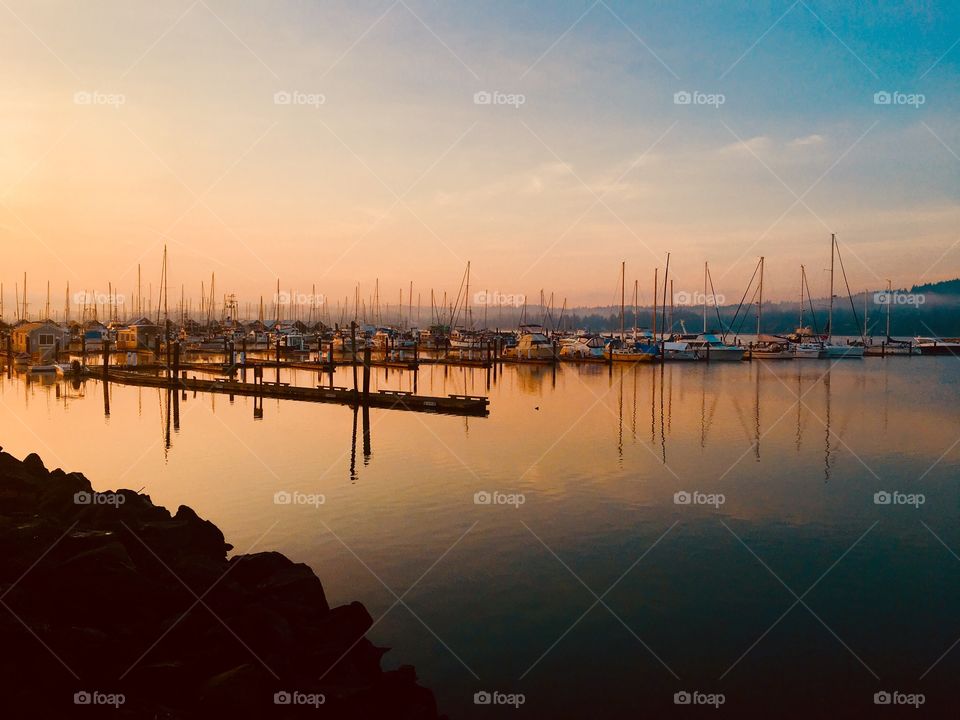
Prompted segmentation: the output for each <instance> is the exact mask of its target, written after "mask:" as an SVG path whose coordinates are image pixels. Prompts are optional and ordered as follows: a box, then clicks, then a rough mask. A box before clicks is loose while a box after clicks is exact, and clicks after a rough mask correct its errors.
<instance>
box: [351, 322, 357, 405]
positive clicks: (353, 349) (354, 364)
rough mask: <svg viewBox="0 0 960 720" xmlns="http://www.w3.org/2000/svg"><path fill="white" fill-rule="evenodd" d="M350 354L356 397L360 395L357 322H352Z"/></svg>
mask: <svg viewBox="0 0 960 720" xmlns="http://www.w3.org/2000/svg"><path fill="white" fill-rule="evenodd" d="M350 353H351V355H352V358H353V359H352V361H351V362H350V365H351V367H353V394H354V396H355V397H356V396H357V395H358V394H359V390H358V385H357V321H356V320H351V321H350Z"/></svg>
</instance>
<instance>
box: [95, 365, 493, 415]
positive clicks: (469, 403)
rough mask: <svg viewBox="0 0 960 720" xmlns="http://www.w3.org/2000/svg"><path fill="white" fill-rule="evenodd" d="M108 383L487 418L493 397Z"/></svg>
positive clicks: (152, 378)
mask: <svg viewBox="0 0 960 720" xmlns="http://www.w3.org/2000/svg"><path fill="white" fill-rule="evenodd" d="M107 381H108V382H116V383H120V384H122V385H139V386H143V387H158V388H166V389H170V390H178V389H179V390H189V391H193V392H210V393H220V394H224V395H243V396H248V397H257V398H269V399H281V400H299V401H301V402H325V403H336V404H339V405H351V406H352V405H361V406H362V405H366V406H369V407H373V408H382V409H387V410H412V411H417V412H429V413H441V414H446V415H472V416H480V417H486V416H487V415H488V414H489V410H488V407H489V405H490V399H489V398H486V397H482V396H477V395H448V396H447V397H430V396H426V395H414V394H413V393H412V392H406V391H400V390H379V391H377V392H370V393H363V392H362V391H359V390H351V389H348V388H342V387H328V386H317V387H315V388H310V387H298V386H295V385H290V384H287V383H280V384H277V383H271V382H256V383H249V382H238V381H235V380H227V379H214V380H203V379H199V378H196V377H192V378H188V377H182V378H181V379H179V380H176V379H171V378H167V377H165V376H160V375H147V374H145V373H138V372H127V371H118V370H113V369H110V371H109V372H108V378H107Z"/></svg>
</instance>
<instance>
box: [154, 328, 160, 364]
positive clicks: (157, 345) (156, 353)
mask: <svg viewBox="0 0 960 720" xmlns="http://www.w3.org/2000/svg"><path fill="white" fill-rule="evenodd" d="M159 360H160V333H157V336H156V337H155V338H154V339H153V361H154V362H158V361H159Z"/></svg>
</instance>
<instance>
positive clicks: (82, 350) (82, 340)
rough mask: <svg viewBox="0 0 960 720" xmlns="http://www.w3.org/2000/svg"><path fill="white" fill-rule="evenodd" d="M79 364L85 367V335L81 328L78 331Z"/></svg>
mask: <svg viewBox="0 0 960 720" xmlns="http://www.w3.org/2000/svg"><path fill="white" fill-rule="evenodd" d="M80 364H81V365H83V366H84V367H86V365H87V335H86V333H84V332H83V328H81V329H80Z"/></svg>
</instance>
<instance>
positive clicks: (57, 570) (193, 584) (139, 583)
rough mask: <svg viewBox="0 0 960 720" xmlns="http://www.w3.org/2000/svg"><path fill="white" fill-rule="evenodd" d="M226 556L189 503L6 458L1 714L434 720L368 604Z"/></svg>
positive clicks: (302, 576) (258, 558) (270, 565)
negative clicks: (395, 664)
mask: <svg viewBox="0 0 960 720" xmlns="http://www.w3.org/2000/svg"><path fill="white" fill-rule="evenodd" d="M231 549H232V546H230V545H229V544H227V543H226V542H225V541H224V537H223V534H222V533H221V532H220V530H219V529H218V528H217V527H216V526H215V525H213V524H212V523H211V522H209V521H207V520H203V519H201V518H200V517H198V516H197V514H196V513H195V512H194V511H193V510H191V509H190V508H188V507H186V506H181V507H180V508H179V509H178V510H177V512H176V514H174V515H171V514H170V512H168V511H167V510H166V509H165V508H162V507H158V506H156V505H154V504H153V503H152V502H151V501H150V498H149V497H148V496H146V495H139V494H137V493H136V492H134V491H132V490H118V491H116V492H115V493H95V492H94V491H93V488H92V487H91V485H90V481H89V480H87V479H86V478H85V477H84V476H83V475H81V474H79V473H66V472H64V471H63V470H53V471H52V472H51V471H48V470H47V469H46V468H45V467H44V464H43V462H42V460H41V459H40V458H39V457H38V456H37V455H29V456H28V457H27V458H25V459H24V460H23V461H20V460H17V459H16V458H14V457H12V456H11V455H9V454H7V453H4V452H2V451H0V647H2V648H3V652H2V653H0V678H2V687H3V691H2V695H0V715H2V716H3V717H11V718H12V717H18V718H19V717H75V716H76V717H91V716H93V715H95V714H106V713H107V712H108V711H109V714H110V715H111V716H112V717H124V718H184V719H187V718H208V717H227V716H228V717H258V718H267V717H269V718H287V717H303V716H304V715H307V714H309V716H310V717H317V718H338V719H339V718H404V719H407V718H409V719H410V720H414V719H416V720H433V719H436V718H438V717H439V716H438V714H437V709H436V702H435V700H434V697H433V693H432V692H431V691H430V690H428V689H426V688H423V687H421V686H420V685H418V684H417V678H416V674H415V672H414V669H413V668H412V667H409V666H407V667H402V668H400V669H398V670H394V671H389V672H387V671H384V670H382V669H381V667H380V660H381V658H382V656H383V654H384V653H385V652H387V651H386V650H385V649H382V648H378V647H375V646H374V645H373V644H372V643H371V642H370V641H369V640H367V639H366V638H365V637H364V636H365V634H366V632H367V631H368V630H369V628H370V626H371V625H372V619H371V617H370V614H369V613H368V612H367V610H366V609H365V608H364V607H363V605H361V604H360V603H358V602H354V603H351V604H349V605H344V606H341V607H336V608H330V607H329V605H328V603H327V600H326V596H325V594H324V591H323V586H322V585H321V582H320V580H319V579H318V578H317V576H316V575H314V573H313V571H312V570H311V569H310V568H309V567H307V566H306V565H303V564H296V563H293V562H291V561H290V560H289V559H287V558H286V557H284V556H283V555H281V554H279V553H276V552H260V553H255V554H250V555H236V556H233V557H231V558H230V559H229V560H228V559H227V552H228V551H229V550H231ZM94 706H96V707H94ZM98 711H99V713H98Z"/></svg>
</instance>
